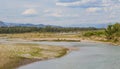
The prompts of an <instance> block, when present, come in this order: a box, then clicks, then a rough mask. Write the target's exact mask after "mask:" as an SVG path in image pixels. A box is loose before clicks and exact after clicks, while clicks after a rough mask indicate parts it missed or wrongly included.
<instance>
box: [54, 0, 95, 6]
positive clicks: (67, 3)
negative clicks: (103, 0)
mask: <svg viewBox="0 0 120 69" xmlns="http://www.w3.org/2000/svg"><path fill="white" fill-rule="evenodd" d="M92 2H96V0H80V1H75V2H57V3H56V5H58V6H80V5H84V4H87V3H92Z"/></svg>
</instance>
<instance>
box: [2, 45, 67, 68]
mask: <svg viewBox="0 0 120 69" xmlns="http://www.w3.org/2000/svg"><path fill="white" fill-rule="evenodd" d="M66 52H67V49H66V48H63V47H57V46H43V45H37V44H35V45H34V44H11V45H10V44H1V45H0V69H13V68H16V67H18V66H21V65H25V64H28V63H31V62H34V61H38V60H44V59H50V58H55V57H61V56H63V55H65V54H66Z"/></svg>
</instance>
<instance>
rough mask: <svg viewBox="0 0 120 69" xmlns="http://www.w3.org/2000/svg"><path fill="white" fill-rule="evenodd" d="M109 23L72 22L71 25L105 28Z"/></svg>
mask: <svg viewBox="0 0 120 69" xmlns="http://www.w3.org/2000/svg"><path fill="white" fill-rule="evenodd" d="M108 25H109V24H108V23H106V24H84V23H83V24H73V25H70V26H71V27H95V28H106V27H107V26H108Z"/></svg>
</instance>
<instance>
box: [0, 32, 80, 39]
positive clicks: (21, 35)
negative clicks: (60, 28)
mask: <svg viewBox="0 0 120 69" xmlns="http://www.w3.org/2000/svg"><path fill="white" fill-rule="evenodd" d="M0 37H8V38H24V39H30V38H49V37H50V38H77V37H78V35H76V34H66V33H39V32H33V33H19V34H0Z"/></svg>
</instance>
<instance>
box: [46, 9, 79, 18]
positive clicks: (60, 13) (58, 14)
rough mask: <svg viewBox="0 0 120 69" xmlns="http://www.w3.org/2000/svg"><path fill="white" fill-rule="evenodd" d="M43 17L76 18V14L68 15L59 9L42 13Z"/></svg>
mask: <svg viewBox="0 0 120 69" xmlns="http://www.w3.org/2000/svg"><path fill="white" fill-rule="evenodd" d="M44 12H45V16H52V17H78V16H79V15H78V14H70V13H67V12H68V11H67V12H66V11H63V10H60V9H47V10H45V11H44Z"/></svg>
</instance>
